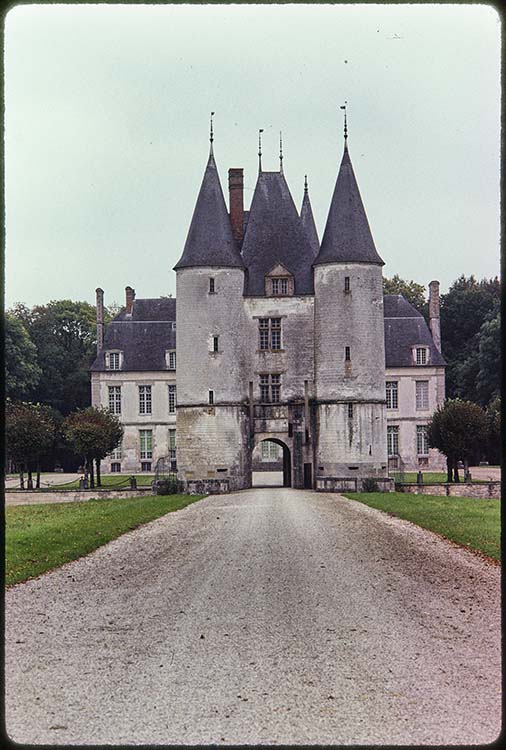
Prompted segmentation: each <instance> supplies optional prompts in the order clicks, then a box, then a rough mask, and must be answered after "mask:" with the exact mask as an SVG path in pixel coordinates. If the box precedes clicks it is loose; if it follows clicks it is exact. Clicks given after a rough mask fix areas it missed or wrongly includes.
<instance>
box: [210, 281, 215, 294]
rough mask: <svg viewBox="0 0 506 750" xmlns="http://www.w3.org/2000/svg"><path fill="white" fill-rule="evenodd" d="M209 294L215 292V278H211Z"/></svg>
mask: <svg viewBox="0 0 506 750" xmlns="http://www.w3.org/2000/svg"><path fill="white" fill-rule="evenodd" d="M209 294H215V291H214V279H209Z"/></svg>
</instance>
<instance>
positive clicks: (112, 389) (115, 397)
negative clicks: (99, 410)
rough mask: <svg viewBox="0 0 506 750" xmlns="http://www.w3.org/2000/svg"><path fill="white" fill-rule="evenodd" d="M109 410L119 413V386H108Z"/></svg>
mask: <svg viewBox="0 0 506 750" xmlns="http://www.w3.org/2000/svg"><path fill="white" fill-rule="evenodd" d="M109 411H110V412H112V413H113V414H121V386H120V385H110V386H109Z"/></svg>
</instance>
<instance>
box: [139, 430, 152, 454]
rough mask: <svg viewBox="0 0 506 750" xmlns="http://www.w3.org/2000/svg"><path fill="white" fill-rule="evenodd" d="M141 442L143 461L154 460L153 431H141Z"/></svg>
mask: <svg viewBox="0 0 506 750" xmlns="http://www.w3.org/2000/svg"><path fill="white" fill-rule="evenodd" d="M139 437H140V442H141V461H142V460H143V459H146V458H149V459H151V458H153V430H139Z"/></svg>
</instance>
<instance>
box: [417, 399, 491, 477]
mask: <svg viewBox="0 0 506 750" xmlns="http://www.w3.org/2000/svg"><path fill="white" fill-rule="evenodd" d="M427 435H428V438H429V445H430V446H431V448H437V449H438V450H440V451H441V453H443V454H444V455H445V456H446V459H447V467H448V481H449V482H451V481H452V479H453V481H455V482H458V481H459V473H458V466H457V464H458V462H459V461H463V462H464V468H465V470H466V474H467V469H468V465H469V460H470V459H471V458H474V457H475V456H476V453H477V451H479V450H482V447H483V444H484V442H485V440H486V438H487V421H486V417H485V412H484V411H483V409H482V408H481V407H480V406H478V404H473V403H471V402H470V401H462V400H460V399H449V400H447V401H445V403H444V404H443V405H442V406H439V407H438V409H437V411H435V412H434V414H433V415H432V419H431V420H430V422H429V424H428V425H427ZM452 473H453V476H452Z"/></svg>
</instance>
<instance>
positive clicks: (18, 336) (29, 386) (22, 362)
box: [4, 313, 42, 401]
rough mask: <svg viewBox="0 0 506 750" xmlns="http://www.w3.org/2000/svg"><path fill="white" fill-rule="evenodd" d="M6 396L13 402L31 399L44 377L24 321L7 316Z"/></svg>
mask: <svg viewBox="0 0 506 750" xmlns="http://www.w3.org/2000/svg"><path fill="white" fill-rule="evenodd" d="M4 320H5V329H4V330H5V395H6V397H7V398H10V399H13V400H19V401H23V400H25V399H29V398H30V397H31V396H32V395H33V392H34V390H35V388H36V387H37V385H38V383H39V380H40V378H41V375H42V370H41V369H40V367H39V365H38V362H37V349H36V347H35V345H34V343H33V341H32V340H31V339H30V336H29V334H28V331H27V330H26V327H25V325H24V323H23V322H22V320H20V319H19V318H17V317H15V316H14V315H12V314H9V313H6V315H5V319H4Z"/></svg>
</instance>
